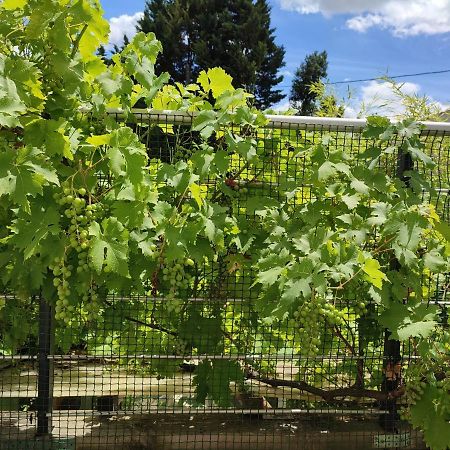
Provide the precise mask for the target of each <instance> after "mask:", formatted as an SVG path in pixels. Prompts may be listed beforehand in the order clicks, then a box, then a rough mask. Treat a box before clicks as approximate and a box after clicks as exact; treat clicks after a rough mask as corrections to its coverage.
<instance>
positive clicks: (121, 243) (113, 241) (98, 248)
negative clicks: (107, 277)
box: [89, 217, 129, 277]
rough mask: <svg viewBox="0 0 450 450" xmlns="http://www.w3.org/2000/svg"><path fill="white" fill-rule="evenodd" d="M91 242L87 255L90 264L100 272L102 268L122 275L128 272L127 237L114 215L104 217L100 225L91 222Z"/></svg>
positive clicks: (126, 274)
mask: <svg viewBox="0 0 450 450" xmlns="http://www.w3.org/2000/svg"><path fill="white" fill-rule="evenodd" d="M89 234H90V236H92V244H91V246H90V248H89V256H90V259H91V261H92V264H93V266H94V268H95V270H96V271H97V273H101V272H102V270H103V269H105V270H106V271H108V272H114V273H117V274H119V275H122V276H125V277H127V276H129V274H128V262H127V259H128V239H127V232H126V230H125V229H124V227H123V225H122V224H121V223H120V222H119V221H118V220H117V219H116V218H114V217H110V218H108V219H105V220H104V221H103V222H102V226H101V227H100V225H99V224H98V223H97V222H93V223H92V224H91V226H90V227H89Z"/></svg>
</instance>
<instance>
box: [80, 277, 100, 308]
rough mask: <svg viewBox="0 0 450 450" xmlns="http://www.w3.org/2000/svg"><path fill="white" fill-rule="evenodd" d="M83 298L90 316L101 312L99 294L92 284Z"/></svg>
mask: <svg viewBox="0 0 450 450" xmlns="http://www.w3.org/2000/svg"><path fill="white" fill-rule="evenodd" d="M82 299H83V303H84V308H85V309H86V311H87V313H88V314H89V315H90V316H95V315H97V314H98V313H99V312H100V306H101V305H100V301H99V296H98V293H97V291H96V289H95V288H94V286H93V285H92V284H91V285H90V286H89V289H88V290H87V292H86V293H85V294H83V298H82Z"/></svg>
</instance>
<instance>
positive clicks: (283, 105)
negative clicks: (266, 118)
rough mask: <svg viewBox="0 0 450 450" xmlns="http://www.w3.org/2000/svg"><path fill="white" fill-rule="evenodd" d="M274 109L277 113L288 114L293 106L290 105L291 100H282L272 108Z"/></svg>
mask: <svg viewBox="0 0 450 450" xmlns="http://www.w3.org/2000/svg"><path fill="white" fill-rule="evenodd" d="M272 109H273V110H274V111H276V112H277V113H283V112H287V111H289V110H290V109H291V104H290V103H289V100H282V101H281V102H279V103H277V104H276V105H274V106H272Z"/></svg>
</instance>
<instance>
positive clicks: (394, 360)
mask: <svg viewBox="0 0 450 450" xmlns="http://www.w3.org/2000/svg"><path fill="white" fill-rule="evenodd" d="M413 169H414V163H413V160H412V158H411V155H410V154H409V153H408V152H404V151H403V150H402V148H401V147H400V149H399V152H398V159H397V173H396V175H397V178H400V179H401V180H402V181H403V182H404V184H405V189H408V188H409V186H410V182H409V177H408V176H407V175H405V172H407V171H411V170H413ZM390 268H391V270H399V269H400V263H399V262H398V261H397V260H396V259H395V260H394V261H393V262H392V263H391V267H390ZM390 336H391V333H390V331H389V330H385V332H384V351H383V357H384V362H383V370H384V373H383V381H382V389H383V391H385V392H393V391H396V390H397V389H398V388H399V387H400V383H401V360H402V354H401V345H400V341H396V340H394V339H390ZM383 406H384V407H385V409H386V410H387V414H384V415H382V416H381V417H380V422H381V425H382V426H383V428H384V429H385V430H386V431H391V432H393V431H397V422H398V420H399V414H398V411H397V399H396V398H393V399H388V400H386V401H385V402H384V405H383Z"/></svg>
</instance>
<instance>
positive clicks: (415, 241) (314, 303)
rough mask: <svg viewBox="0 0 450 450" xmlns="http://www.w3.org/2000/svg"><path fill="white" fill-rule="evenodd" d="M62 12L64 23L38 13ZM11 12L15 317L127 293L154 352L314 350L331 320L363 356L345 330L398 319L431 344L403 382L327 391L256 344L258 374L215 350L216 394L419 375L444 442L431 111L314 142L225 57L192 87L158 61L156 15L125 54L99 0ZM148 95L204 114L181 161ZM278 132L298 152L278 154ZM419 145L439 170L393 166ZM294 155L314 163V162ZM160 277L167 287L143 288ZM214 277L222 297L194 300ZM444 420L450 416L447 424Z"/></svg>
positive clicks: (8, 165) (5, 181)
mask: <svg viewBox="0 0 450 450" xmlns="http://www.w3.org/2000/svg"><path fill="white" fill-rule="evenodd" d="M50 6H51V7H50ZM44 19H45V20H47V19H48V21H52V23H53V26H42V27H41V26H36V24H37V23H39V24H40V23H41V22H42V21H43V20H44ZM0 23H2V24H3V25H4V26H3V27H1V28H0V37H1V39H0V98H1V101H0V225H1V227H0V270H1V273H2V277H1V278H0V285H1V287H2V289H3V290H4V291H6V292H13V293H16V294H17V296H16V297H15V300H14V302H9V301H8V302H6V301H4V302H2V303H0V310H1V313H2V319H3V320H4V322H5V323H15V322H14V320H12V319H13V318H14V316H15V315H19V314H20V316H19V317H23V316H24V315H25V314H24V312H23V311H27V309H26V308H24V307H23V306H24V305H28V304H29V302H30V299H37V298H40V297H41V298H43V299H44V300H45V301H47V302H48V304H49V305H51V306H53V307H54V311H55V318H56V319H57V321H58V322H59V325H60V327H61V326H62V327H64V325H66V324H71V323H74V322H75V321H76V320H77V319H79V318H80V316H81V317H82V318H83V319H86V320H85V321H84V323H83V327H84V328H83V330H86V331H83V332H85V333H86V336H89V334H90V333H91V332H92V328H93V327H95V325H96V321H97V320H98V321H101V320H103V319H104V316H105V317H106V316H107V314H114V313H115V312H116V310H115V309H114V308H115V307H116V306H117V305H114V304H113V303H112V302H109V300H108V296H109V295H118V294H120V295H123V296H124V298H127V299H130V304H129V305H127V307H129V308H130V309H133V312H135V313H136V314H135V316H133V317H130V316H125V317H124V319H123V323H122V322H121V323H120V324H119V325H118V326H119V327H120V328H119V329H120V330H124V329H127V331H128V332H130V333H135V332H136V333H141V335H140V336H141V337H142V336H143V339H142V342H146V343H147V342H151V344H148V346H149V347H146V348H145V351H146V352H147V351H148V352H154V354H157V352H171V353H173V354H175V355H176V356H184V355H185V354H187V353H192V354H197V355H202V356H203V357H205V355H210V354H212V355H216V354H218V355H223V354H225V353H226V354H228V353H229V354H234V355H249V354H250V355H252V354H280V353H281V352H282V351H286V352H287V351H288V350H289V351H291V353H292V352H294V354H293V356H292V357H293V358H297V360H298V362H299V365H300V364H301V363H302V359H303V358H304V357H307V356H309V355H317V354H319V353H320V352H321V351H322V350H323V348H324V346H325V345H326V339H327V338H328V339H330V335H331V339H333V340H334V341H333V342H335V343H336V342H338V343H339V345H340V344H341V342H344V344H345V345H344V347H345V349H346V350H345V351H347V352H349V353H351V354H352V355H354V354H355V352H356V351H358V350H360V349H356V350H355V348H354V347H355V344H354V343H353V342H350V341H349V340H348V339H346V338H345V336H344V335H345V332H347V331H349V330H350V331H352V330H351V327H352V326H353V327H354V328H356V327H361V329H362V328H363V327H366V329H367V328H370V327H372V328H376V329H375V330H372V331H373V332H372V333H371V334H370V335H369V336H368V337H367V338H366V339H365V340H363V339H361V340H360V341H359V345H361V346H362V347H363V346H366V348H369V346H372V347H373V346H379V345H380V344H379V337H380V334H382V333H383V332H384V330H385V329H387V330H389V332H390V333H391V336H392V338H394V339H396V340H398V341H401V342H402V343H404V344H405V346H406V344H411V345H413V348H414V349H415V351H416V352H417V355H418V356H419V358H418V359H419V361H418V362H417V363H414V364H411V365H410V368H405V369H404V370H403V369H402V370H403V371H404V372H405V379H404V386H402V389H401V390H398V392H397V391H396V392H394V393H385V392H381V391H380V390H379V389H378V388H376V387H373V388H372V389H363V390H361V389H359V388H358V389H359V390H358V389H357V388H356V387H353V386H351V387H349V388H348V389H347V390H345V389H344V388H343V389H334V390H333V389H330V390H329V391H326V390H325V389H321V388H318V387H317V386H314V385H312V384H311V383H314V380H313V381H311V380H310V379H307V378H306V377H305V378H302V379H298V380H280V379H276V376H277V374H276V370H275V369H274V364H273V363H271V362H270V361H266V360H261V361H260V360H258V358H255V361H250V359H251V358H246V361H245V366H246V367H248V368H249V370H248V372H249V373H247V372H245V371H244V370H243V367H244V364H241V361H237V360H236V359H230V360H226V359H223V358H221V359H218V360H217V361H216V360H214V361H209V360H208V359H205V360H204V361H202V364H199V366H198V367H197V368H196V375H195V383H196V387H197V394H198V396H199V399H198V400H199V401H204V400H205V399H206V397H207V396H208V397H210V398H212V399H213V401H215V402H216V403H217V404H218V405H225V406H229V405H230V398H231V391H230V389H229V386H230V385H231V383H232V382H233V383H235V384H236V383H237V384H242V383H243V380H244V379H245V377H247V378H248V377H250V378H255V379H258V380H259V381H260V382H263V383H266V384H268V385H271V386H275V387H276V386H287V387H290V388H295V389H298V390H300V391H302V392H310V393H313V394H314V395H318V396H320V397H321V398H323V399H324V400H326V401H331V400H335V399H344V398H349V397H354V398H362V397H368V398H372V399H377V400H386V399H387V398H388V397H389V395H391V396H401V395H402V394H403V390H404V391H406V395H405V399H406V401H408V402H409V403H408V404H407V405H406V406H405V417H407V418H408V420H410V422H411V423H412V424H413V425H414V426H417V427H418V428H420V429H422V430H423V431H424V433H425V438H426V440H427V443H428V444H429V445H430V446H431V448H433V450H442V449H444V448H445V446H444V444H445V442H444V444H443V443H442V442H443V439H444V438H442V436H444V437H446V436H449V435H450V432H449V431H448V427H449V426H450V425H449V423H448V415H449V411H448V405H449V404H450V402H449V399H448V389H449V384H448V383H449V369H448V364H449V363H448V354H449V334H448V323H440V322H439V311H438V308H437V307H434V306H433V305H432V303H433V301H434V300H435V297H436V296H437V295H440V294H439V292H438V290H437V289H427V288H426V286H425V284H426V281H424V280H426V279H430V280H434V279H436V278H438V277H443V276H444V274H445V273H446V272H448V271H449V269H450V251H449V248H450V230H449V228H448V226H447V225H446V224H445V223H443V222H442V221H441V219H440V217H439V216H438V215H437V213H436V211H435V210H434V209H433V208H432V207H431V205H429V204H428V203H427V202H426V201H424V198H423V192H427V191H428V190H429V187H428V185H427V182H426V180H425V179H424V178H423V176H422V175H421V174H422V173H429V172H430V171H432V170H434V162H433V161H432V159H431V158H430V156H429V155H428V153H427V152H428V150H427V149H426V148H425V146H424V145H423V142H422V141H421V126H420V124H416V123H413V122H410V121H403V122H399V123H396V124H391V123H390V122H389V120H387V119H384V118H382V117H372V118H369V119H368V121H367V126H366V128H365V130H364V131H363V132H362V138H363V139H365V140H366V142H367V144H368V145H367V151H364V152H360V153H359V154H358V155H356V154H355V152H354V151H353V150H354V149H353V148H351V149H350V148H346V147H345V143H344V144H342V142H341V141H339V140H338V139H337V138H336V136H335V135H333V133H331V134H330V135H325V134H321V135H320V136H319V135H318V134H317V133H316V134H314V135H313V137H314V139H313V140H312V141H311V145H308V146H307V147H305V146H303V145H300V144H299V141H298V139H297V138H298V136H297V137H293V135H292V133H291V131H292V130H270V133H269V134H268V133H267V131H268V130H267V128H265V126H266V124H267V120H266V118H265V117H264V115H263V114H262V113H261V112H260V111H257V110H256V109H254V108H252V107H251V106H250V105H249V103H250V102H249V98H250V96H249V94H247V93H246V92H245V91H243V90H242V89H235V88H234V87H233V84H232V79H231V77H229V76H228V75H227V74H226V73H225V72H224V71H223V70H222V69H220V68H213V69H209V70H207V71H203V72H202V73H201V74H200V76H199V77H198V79H197V80H196V84H195V85H191V86H189V87H183V86H181V85H177V86H176V87H174V86H170V85H168V84H167V83H168V80H169V74H161V75H159V76H156V75H155V70H154V65H155V62H156V59H157V58H158V57H159V56H158V55H159V53H160V52H161V51H162V48H161V45H160V43H159V42H158V41H157V40H156V37H155V36H154V35H152V34H148V35H145V34H143V33H137V34H136V36H135V37H134V38H133V40H131V42H130V43H129V44H128V45H127V46H126V47H125V48H124V50H123V51H122V52H121V54H120V55H115V56H114V57H113V58H112V61H111V64H110V65H106V64H105V63H104V61H103V60H102V59H101V58H100V57H98V56H96V55H95V52H96V50H97V48H98V47H99V46H100V45H102V44H105V43H106V42H107V40H108V33H109V25H108V22H107V21H106V20H105V19H104V18H103V17H102V14H101V8H100V5H99V3H98V1H97V0H86V1H84V2H71V1H69V2H68V1H67V0H48V1H46V2H42V1H40V0H23V1H20V2H14V1H11V0H5V1H4V2H3V3H1V4H0ZM5 30H6V31H5ZM4 86H7V87H8V91H7V94H5V95H4V94H3V93H4V92H5V91H4V88H3V87H4ZM2 89H3V90H2ZM138 102H140V103H144V104H145V106H146V107H147V108H152V107H154V108H156V107H157V108H158V109H170V108H177V109H178V110H180V111H188V112H189V114H191V113H192V117H193V119H192V127H191V129H190V130H189V132H188V133H187V135H188V137H187V138H186V136H184V133H185V129H186V127H185V126H183V127H179V129H177V128H176V127H174V128H173V129H172V130H167V133H166V134H164V135H163V136H160V137H161V141H162V140H163V139H162V138H166V137H167V142H168V143H170V145H169V144H168V147H170V148H169V150H170V151H171V153H170V155H173V158H169V161H170V162H171V164H167V163H166V162H165V160H167V158H166V159H165V160H164V158H163V156H161V155H160V154H159V155H156V156H155V148H157V149H161V147H158V146H154V148H153V147H152V143H150V144H149V145H148V146H147V145H146V144H148V142H147V141H145V139H144V138H143V136H140V135H138V131H139V130H140V127H138V126H136V122H137V121H138V120H137V117H135V116H134V113H133V108H134V107H135V106H136V104H137V103H138ZM108 108H116V111H117V108H119V109H120V114H119V113H118V114H115V115H108ZM142 128H145V127H142ZM176 133H183V136H184V138H183V141H182V145H181V143H180V141H177V138H178V137H179V136H178V135H176ZM312 133H315V132H312ZM262 135H264V136H265V138H264V139H263V140H262V141H261V142H260V141H258V140H257V139H256V137H258V136H262ZM266 136H267V137H266ZM291 141H292V142H291ZM338 141H339V142H338ZM213 144H214V145H215V144H217V145H216V146H215V147H214V146H213ZM278 144H280V148H288V149H289V152H285V153H289V155H291V156H290V157H291V159H290V160H289V161H288V160H287V159H286V154H284V153H280V154H278V153H277V154H273V153H272V150H273V149H274V148H277V149H278ZM171 146H172V147H174V148H171ZM291 149H292V150H291ZM156 153H158V152H156ZM400 154H401V155H405V154H406V155H408V157H409V158H411V160H412V161H413V162H414V163H415V164H416V165H417V166H418V167H420V171H417V173H414V174H412V175H411V174H409V175H408V177H409V178H408V179H397V177H395V176H394V175H393V174H392V173H391V172H393V171H386V170H384V168H382V164H380V161H385V160H386V161H388V162H389V161H391V160H392V159H395V158H396V157H397V156H398V155H400ZM294 156H295V159H296V160H297V159H302V160H303V161H304V162H305V167H304V171H303V172H302V173H299V172H298V171H297V168H298V166H296V165H295V164H291V161H292V159H293V158H294ZM393 165H395V162H394V164H393ZM268 168H271V169H270V170H268ZM256 192H258V194H256ZM250 194H251V195H250ZM254 194H255V195H254ZM394 263H395V264H394ZM218 266H219V270H217V267H218ZM200 268H203V269H205V268H206V269H208V271H209V272H210V273H211V275H210V276H209V275H208V276H207V275H205V274H203V272H206V270H203V271H200ZM200 272H201V273H200ZM243 274H245V275H243ZM250 274H251V275H250ZM233 283H234V284H233ZM233 286H234V287H236V286H239V288H240V290H241V291H242V295H243V297H244V298H243V300H246V299H248V298H251V299H252V302H248V303H251V304H250V305H249V306H248V308H247V309H248V310H247V309H245V311H244V309H243V310H242V311H240V312H238V313H236V311H235V310H232V308H231V307H230V304H229V303H228V300H227V299H228V298H229V297H230V294H236V291H237V289H235V290H234V291H233ZM144 294H147V295H148V296H151V297H157V299H156V301H155V302H153V303H152V304H151V306H148V305H147V304H146V306H145V307H143V306H141V305H140V306H139V305H138V302H136V303H134V302H133V300H132V298H133V297H135V296H142V295H144ZM201 295H203V296H205V297H207V298H206V300H210V299H212V300H214V302H211V305H209V304H205V305H202V304H201V302H199V301H196V302H194V301H192V298H193V297H199V296H201ZM443 298H444V300H445V295H444V296H443ZM196 300H198V298H196ZM241 300H242V299H241ZM253 300H254V301H253ZM27 302H28V303H27ZM206 303H208V302H206ZM36 305H37V303H36V302H35V303H33V306H32V307H33V308H34V314H28V316H29V317H26V318H24V323H23V324H21V325H23V328H24V330H17V329H8V328H6V327H5V329H4V330H3V329H2V330H1V331H2V333H1V334H2V339H4V340H5V342H6V344H5V347H7V350H8V351H9V352H14V350H15V349H16V348H17V346H18V345H20V344H23V343H24V341H25V340H26V339H28V338H30V336H32V334H33V332H34V333H35V328H36V327H33V323H31V322H32V320H33V317H35V315H36V314H35V313H36V308H37V307H36ZM235 313H236V314H237V315H239V317H236V320H235V322H233V314H235ZM117 316H119V314H117ZM27 321H28V322H27ZM446 321H447V322H448V319H446ZM25 322H27V323H25ZM125 322H126V324H128V325H126V324H125ZM230 323H231V324H230ZM286 323H289V324H294V326H293V328H295V331H294V332H292V331H289V330H286ZM233 324H234V325H235V326H233ZM355 324H356V325H355ZM127 326H128V328H126V327H127ZM90 327H91V328H90ZM80 329H81V327H80ZM96 330H97V329H96ZM80 333H81V331H80ZM111 333H113V332H112V331H111ZM256 334H257V335H258V336H259V337H258V339H256V338H254V337H253V336H255V335H256ZM86 336H85V337H86ZM34 337H35V336H34ZM150 337H151V339H150ZM105 338H111V334H110V335H108V336H105ZM147 338H149V339H147ZM355 342H356V340H355ZM291 344H292V345H291ZM145 345H147V344H145ZM258 345H260V347H259V348H258V347H257V346H258ZM289 346H291V347H292V348H291V347H289ZM364 350H365V348H361V351H364ZM247 359H249V361H247ZM254 367H257V368H258V369H260V373H259V372H258V371H256V373H255V371H254V370H253V369H254ZM166 369H167V368H166ZM358 369H360V367H358ZM342 370H343V371H344V372H345V371H346V372H345V374H346V376H348V377H349V378H350V377H352V376H354V374H353V372H352V369H346V368H343V369H342ZM250 372H251V373H250ZM301 375H302V374H299V377H300V376H301ZM358 375H361V373H360V374H358ZM365 375H367V377H368V378H371V377H372V374H368V373H367V374H366V373H363V374H362V376H360V379H359V380H358V381H360V382H361V383H360V384H362V381H365V380H364V376H365ZM219 377H222V378H219ZM373 378H374V377H372V378H371V381H373ZM352 381H355V380H352ZM355 384H357V383H355ZM343 392H344V393H343ZM431 410H432V411H433V413H432V414H429V416H427V415H426V414H424V411H431ZM431 420H433V421H434V422H433V423H437V424H439V427H440V430H441V431H442V433H439V435H437V434H436V433H433V432H432V431H430V430H432V429H433V428H432V423H431ZM445 433H447V434H445Z"/></svg>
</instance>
